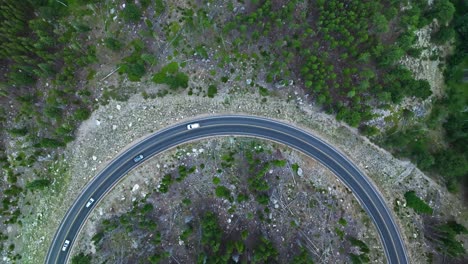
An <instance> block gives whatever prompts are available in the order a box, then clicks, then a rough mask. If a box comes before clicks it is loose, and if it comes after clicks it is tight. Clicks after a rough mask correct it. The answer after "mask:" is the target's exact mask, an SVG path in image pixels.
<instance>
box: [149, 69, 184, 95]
mask: <svg viewBox="0 0 468 264" xmlns="http://www.w3.org/2000/svg"><path fill="white" fill-rule="evenodd" d="M152 80H153V82H155V83H158V84H167V85H169V87H170V88H171V89H173V90H175V89H177V88H179V87H182V88H187V87H188V76H187V75H186V74H184V73H182V72H179V65H178V64H177V62H171V63H169V64H168V65H166V66H165V67H163V68H162V69H161V71H159V72H158V73H156V74H155V75H153V79H152Z"/></svg>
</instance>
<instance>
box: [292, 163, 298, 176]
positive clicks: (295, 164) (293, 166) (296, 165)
mask: <svg viewBox="0 0 468 264" xmlns="http://www.w3.org/2000/svg"><path fill="white" fill-rule="evenodd" d="M291 169H292V170H293V172H294V173H295V174H297V172H298V171H299V165H298V164H297V163H293V164H292V165H291Z"/></svg>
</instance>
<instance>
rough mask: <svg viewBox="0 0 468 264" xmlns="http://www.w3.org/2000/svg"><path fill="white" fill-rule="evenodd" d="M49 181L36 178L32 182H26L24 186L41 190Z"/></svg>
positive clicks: (47, 185)
mask: <svg viewBox="0 0 468 264" xmlns="http://www.w3.org/2000/svg"><path fill="white" fill-rule="evenodd" d="M51 183H52V182H51V181H50V180H47V179H38V180H34V181H32V182H28V183H27V184H26V188H27V189H30V190H43V189H44V188H46V187H49V185H50V184H51Z"/></svg>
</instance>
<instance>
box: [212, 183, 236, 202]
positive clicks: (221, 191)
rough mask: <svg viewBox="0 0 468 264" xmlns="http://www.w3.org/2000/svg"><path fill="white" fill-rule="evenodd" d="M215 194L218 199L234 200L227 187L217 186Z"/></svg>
mask: <svg viewBox="0 0 468 264" xmlns="http://www.w3.org/2000/svg"><path fill="white" fill-rule="evenodd" d="M215 194H216V196H217V197H220V198H226V199H227V200H232V196H231V191H230V190H229V189H228V188H227V187H225V186H222V185H221V186H217V187H216V189H215Z"/></svg>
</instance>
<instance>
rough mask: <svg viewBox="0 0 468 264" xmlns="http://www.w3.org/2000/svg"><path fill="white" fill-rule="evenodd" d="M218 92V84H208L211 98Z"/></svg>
mask: <svg viewBox="0 0 468 264" xmlns="http://www.w3.org/2000/svg"><path fill="white" fill-rule="evenodd" d="M216 93H218V88H216V85H214V84H211V85H210V86H208V97H209V98H213V97H214V96H215V95H216Z"/></svg>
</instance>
